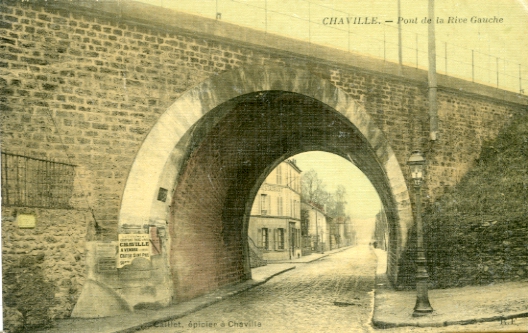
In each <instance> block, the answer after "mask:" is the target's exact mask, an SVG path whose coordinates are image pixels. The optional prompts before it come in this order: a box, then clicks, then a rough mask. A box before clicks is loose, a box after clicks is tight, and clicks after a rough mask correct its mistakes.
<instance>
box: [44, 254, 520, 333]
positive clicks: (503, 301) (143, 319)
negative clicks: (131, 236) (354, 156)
mask: <svg viewBox="0 0 528 333" xmlns="http://www.w3.org/2000/svg"><path fill="white" fill-rule="evenodd" d="M346 249H348V248H341V249H338V250H334V251H328V252H325V253H324V254H320V253H313V254H312V255H310V256H306V257H302V258H299V259H293V260H288V261H281V262H273V263H272V264H268V265H266V266H263V267H258V268H255V269H253V270H252V276H253V278H252V279H251V280H248V281H245V282H243V283H239V284H234V285H230V286H226V287H223V288H220V289H219V290H217V291H215V292H213V293H210V294H207V295H204V296H201V297H198V298H195V299H193V300H190V301H187V302H183V303H179V304H175V305H172V306H170V307H167V308H163V309H158V310H139V311H135V312H134V313H133V314H127V315H123V316H115V317H106V318H96V319H80V318H68V319H60V320H56V321H55V325H54V327H52V328H50V329H47V330H43V331H39V332H51V333H66V332H68V333H70V332H101V333H106V332H108V333H118V332H119V333H124V332H135V331H138V330H140V329H144V328H147V327H151V326H154V325H156V324H159V323H162V322H166V321H169V320H175V319H178V318H181V317H184V316H186V315H189V314H191V313H194V312H196V311H198V310H201V309H203V308H205V307H208V306H210V305H212V304H215V303H217V302H220V301H222V300H225V299H226V298H229V297H231V296H233V295H236V294H239V293H241V292H243V291H246V290H248V289H251V288H254V287H256V286H259V285H261V284H263V283H266V282H267V281H269V280H270V279H272V278H273V277H274V276H277V275H279V274H282V273H284V272H287V271H289V270H292V269H295V267H296V265H299V264H307V263H310V262H313V261H316V260H319V259H321V258H324V257H326V256H329V255H331V254H334V253H336V252H341V251H343V250H346ZM374 252H375V254H376V256H377V257H378V266H377V271H376V289H375V292H374V296H373V297H374V310H373V316H372V324H373V325H374V327H375V328H381V329H383V328H393V327H403V326H417V327H442V326H448V325H466V324H473V323H480V322H487V321H500V320H509V319H513V318H521V317H528V281H520V282H508V283H501V284H496V285H489V286H469V287H463V288H450V289H440V290H430V291H429V300H430V302H431V306H432V307H433V308H434V312H433V313H432V314H431V315H428V316H425V317H420V318H415V317H412V312H413V307H414V304H415V300H416V292H415V291H396V290H394V289H392V288H391V286H390V283H389V282H388V280H387V277H386V275H385V274H384V272H385V271H386V262H387V260H386V256H387V254H386V252H384V251H381V250H379V249H375V250H374ZM339 302H342V303H343V304H347V303H348V304H352V302H353V300H352V301H351V300H348V299H347V300H336V305H339V304H338V303H339Z"/></svg>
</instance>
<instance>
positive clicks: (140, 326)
mask: <svg viewBox="0 0 528 333" xmlns="http://www.w3.org/2000/svg"><path fill="white" fill-rule="evenodd" d="M292 269H295V266H292V267H288V268H285V269H284V270H282V271H279V272H277V273H274V274H272V275H270V276H268V277H266V278H265V279H263V280H259V281H252V282H249V283H244V282H243V283H241V284H238V286H239V288H237V289H236V290H233V291H228V292H225V293H224V294H223V295H220V296H214V293H212V294H210V295H205V296H202V297H204V298H206V300H204V301H203V303H201V304H197V305H196V306H195V307H193V308H192V309H189V310H186V311H184V312H180V313H178V314H174V315H170V316H166V317H163V318H158V319H155V320H152V321H148V322H145V323H142V324H138V325H134V326H131V327H127V328H125V329H119V330H116V331H112V332H113V333H130V332H136V331H139V330H141V329H145V328H148V327H152V326H155V325H156V324H161V323H163V322H166V321H170V320H175V319H179V318H182V317H185V316H187V315H189V314H191V313H194V312H196V311H199V310H201V309H204V308H207V307H209V306H211V305H213V304H215V303H218V302H220V301H223V300H225V299H227V298H230V297H232V296H235V295H237V294H239V293H241V292H244V291H246V290H249V289H252V288H255V287H258V286H260V285H262V284H264V283H266V282H268V281H269V280H271V279H272V278H274V277H275V276H277V275H280V274H282V273H286V272H288V271H291V270H292ZM213 297H214V298H213ZM207 298H210V300H207Z"/></svg>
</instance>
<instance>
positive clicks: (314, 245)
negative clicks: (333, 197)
mask: <svg viewBox="0 0 528 333" xmlns="http://www.w3.org/2000/svg"><path fill="white" fill-rule="evenodd" d="M302 210H303V211H304V212H303V216H304V217H305V219H306V221H305V222H304V223H306V224H307V226H306V229H307V231H308V236H309V237H310V240H311V250H312V252H319V253H321V252H324V251H328V250H330V224H329V223H328V220H327V215H326V214H325V211H324V207H320V206H319V205H317V204H309V203H305V202H303V203H302Z"/></svg>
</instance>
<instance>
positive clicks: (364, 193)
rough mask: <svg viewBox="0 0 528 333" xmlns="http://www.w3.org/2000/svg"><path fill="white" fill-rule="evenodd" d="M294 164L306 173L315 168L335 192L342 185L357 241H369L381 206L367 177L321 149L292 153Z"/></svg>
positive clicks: (328, 186)
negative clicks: (293, 154)
mask: <svg viewBox="0 0 528 333" xmlns="http://www.w3.org/2000/svg"><path fill="white" fill-rule="evenodd" d="M291 159H294V160H295V161H296V162H297V166H298V167H299V168H300V169H301V170H302V171H303V172H307V171H309V170H310V169H314V170H315V171H316V172H317V175H318V176H319V178H321V179H323V181H324V183H325V184H326V190H327V191H329V192H334V191H335V190H336V188H337V186H338V185H343V186H345V188H346V192H347V197H346V201H347V203H348V204H347V213H348V215H349V216H350V217H351V219H352V221H353V223H354V229H355V230H356V235H357V240H358V242H362V243H368V242H369V241H370V240H371V239H372V235H373V233H374V222H375V216H376V214H377V213H379V211H380V209H381V202H380V199H379V196H378V193H377V192H376V190H375V189H374V187H373V186H372V184H371V182H370V181H369V180H368V178H367V177H366V176H365V174H363V172H361V171H360V170H359V169H358V168H357V167H356V166H354V164H352V163H351V162H350V161H347V160H346V159H344V158H342V157H341V156H338V155H334V154H331V153H327V152H322V151H311V152H307V153H302V154H298V155H295V156H293V157H292V158H291Z"/></svg>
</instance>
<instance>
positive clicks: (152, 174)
mask: <svg viewBox="0 0 528 333" xmlns="http://www.w3.org/2000/svg"><path fill="white" fill-rule="evenodd" d="M313 150H322V151H327V152H330V153H334V154H337V155H340V156H342V157H344V158H346V159H348V160H350V161H352V162H353V163H354V164H355V165H356V166H357V167H358V168H359V169H360V170H362V171H363V172H364V173H365V175H366V176H367V177H368V178H369V179H370V181H371V182H372V184H373V186H374V187H375V188H376V190H377V192H378V194H379V197H380V199H381V201H382V204H383V206H384V209H385V212H386V214H387V219H388V221H389V229H390V231H389V237H390V242H389V243H390V245H389V262H388V275H389V278H390V279H391V280H395V279H396V278H397V275H398V259H399V257H400V255H401V253H402V251H403V249H404V247H405V244H406V240H407V230H408V229H409V228H410V226H411V224H412V212H411V208H410V204H409V195H408V192H407V187H406V184H405V179H404V177H403V175H402V172H401V169H400V165H399V163H398V161H397V159H396V157H395V155H394V153H393V151H392V149H391V148H390V146H389V145H388V143H387V141H386V139H385V136H384V135H383V133H382V132H381V131H380V130H379V129H378V128H377V127H376V126H375V124H374V123H373V121H372V120H371V119H370V117H369V116H368V114H367V112H366V111H365V110H364V109H363V107H362V106H361V105H360V104H358V103H357V102H356V101H354V100H353V99H352V98H350V97H349V96H348V95H346V94H345V93H344V92H343V91H341V90H339V89H338V88H337V87H335V86H333V85H332V84H331V83H330V82H328V81H326V80H324V79H322V78H319V77H317V76H316V75H313V74H311V73H309V72H306V71H302V70H291V69H288V68H256V69H236V70H233V71H230V72H226V73H224V74H221V75H218V76H215V77H213V78H210V79H208V80H207V81H205V82H203V83H202V84H200V85H198V86H196V87H195V88H193V89H191V90H189V91H187V92H186V93H185V94H184V95H182V96H181V97H180V98H179V99H178V100H177V101H176V102H175V103H174V104H173V105H172V106H171V107H170V108H169V109H168V110H167V111H166V112H165V113H164V114H163V115H162V116H161V117H160V119H159V121H158V123H157V124H156V125H155V126H154V127H153V128H152V130H151V131H150V133H149V135H148V136H147V138H146V139H145V141H144V143H143V144H142V146H141V148H140V150H139V152H138V154H137V157H136V159H135V161H134V164H133V166H132V169H131V171H130V174H129V177H128V180H127V184H126V187H125V191H124V194H123V200H122V204H121V211H120V220H119V227H120V228H119V230H120V233H126V232H128V231H127V230H131V226H138V227H141V226H144V225H149V224H150V225H152V224H155V223H159V221H166V222H167V224H168V229H169V235H170V237H169V238H170V242H168V244H170V245H169V246H168V247H167V250H168V252H169V253H168V255H167V257H166V258H167V264H168V266H169V267H170V272H169V271H167V274H168V275H169V277H168V278H169V279H170V283H169V285H170V287H169V288H168V289H171V291H170V292H171V293H172V296H173V301H182V300H186V299H190V298H193V297H196V296H198V295H201V294H204V293H207V292H209V291H212V290H215V289H217V288H218V287H220V286H223V285H227V284H230V283H234V282H239V281H243V280H245V279H249V278H251V270H250V267H249V254H248V247H247V226H248V222H249V221H248V220H249V219H248V216H249V211H250V209H251V204H252V202H253V198H254V196H255V194H256V192H257V190H258V188H259V187H260V185H261V184H262V182H263V180H264V179H265V177H266V175H267V174H268V173H269V172H270V171H271V170H272V169H273V168H274V167H275V166H276V165H277V164H278V163H280V162H281V161H282V160H284V159H286V158H289V157H291V156H293V155H295V154H298V153H301V152H307V151H313ZM160 189H166V190H168V198H167V199H166V200H159V199H160V197H159V193H160ZM145 283H147V282H145ZM154 293H155V292H154Z"/></svg>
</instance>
